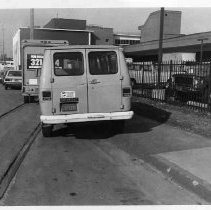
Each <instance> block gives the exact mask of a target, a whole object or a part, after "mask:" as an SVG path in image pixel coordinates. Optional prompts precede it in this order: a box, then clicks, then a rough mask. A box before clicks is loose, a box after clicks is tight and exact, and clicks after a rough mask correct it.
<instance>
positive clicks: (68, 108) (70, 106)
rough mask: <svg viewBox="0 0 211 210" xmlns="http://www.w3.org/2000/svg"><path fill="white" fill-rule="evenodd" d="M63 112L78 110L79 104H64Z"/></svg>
mask: <svg viewBox="0 0 211 210" xmlns="http://www.w3.org/2000/svg"><path fill="white" fill-rule="evenodd" d="M61 110H62V112H70V111H77V104H62V107H61Z"/></svg>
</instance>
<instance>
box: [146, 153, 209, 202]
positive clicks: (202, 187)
mask: <svg viewBox="0 0 211 210" xmlns="http://www.w3.org/2000/svg"><path fill="white" fill-rule="evenodd" d="M142 159H143V160H144V161H146V162H147V163H149V164H150V165H152V166H153V167H155V168H156V169H158V170H159V171H161V172H162V173H163V174H164V175H166V176H167V177H169V178H170V180H173V181H174V182H176V183H177V184H179V185H181V186H184V187H185V188H186V189H188V190H189V191H192V192H193V193H195V194H197V195H198V196H199V197H201V198H202V199H204V200H206V201H207V202H211V185H210V184H209V183H207V182H206V181H204V180H202V179H200V178H199V177H196V176H194V175H193V174H191V173H190V172H188V171H186V170H184V169H182V168H180V167H178V166H177V165H175V164H174V163H171V162H169V161H168V160H166V159H164V158H162V157H155V156H147V157H144V158H143V157H142Z"/></svg>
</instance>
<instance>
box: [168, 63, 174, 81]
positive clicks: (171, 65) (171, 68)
mask: <svg viewBox="0 0 211 210" xmlns="http://www.w3.org/2000/svg"><path fill="white" fill-rule="evenodd" d="M172 70H173V63H172V60H170V72H169V80H170V79H171V75H172Z"/></svg>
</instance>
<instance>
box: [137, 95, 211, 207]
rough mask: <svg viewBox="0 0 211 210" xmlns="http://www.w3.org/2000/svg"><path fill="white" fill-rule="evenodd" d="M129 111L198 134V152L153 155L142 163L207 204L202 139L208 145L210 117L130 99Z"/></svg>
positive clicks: (210, 178)
mask: <svg viewBox="0 0 211 210" xmlns="http://www.w3.org/2000/svg"><path fill="white" fill-rule="evenodd" d="M133 110H134V111H135V112H136V113H137V114H139V115H142V116H144V117H147V118H151V119H153V120H156V121H158V122H161V123H166V124H169V125H171V126H174V127H177V128H179V129H182V130H185V131H187V132H191V133H194V134H198V138H199V142H200V140H201V141H202V147H201V148H194V149H193V148H190V149H187V148H184V149H181V150H179V151H173V152H165V153H160V154H154V155H150V156H147V157H146V159H145V161H147V162H149V163H150V164H152V165H153V166H154V167H156V168H157V169H159V170H160V171H162V173H164V174H166V175H167V176H168V177H169V179H172V180H174V181H175V182H177V183H178V184H180V185H181V186H184V187H185V188H187V189H188V190H191V191H192V192H194V193H196V194H197V195H199V196H200V197H202V198H203V199H205V200H206V201H208V202H210V203H211V147H209V146H205V147H204V146H203V139H204V138H206V139H208V141H209V140H210V142H211V116H210V114H207V113H199V112H196V111H195V112H194V111H193V110H188V109H187V108H183V107H175V106H172V105H168V104H164V103H161V102H155V101H151V100H149V99H144V98H139V97H133Z"/></svg>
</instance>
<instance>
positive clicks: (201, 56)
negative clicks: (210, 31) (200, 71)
mask: <svg viewBox="0 0 211 210" xmlns="http://www.w3.org/2000/svg"><path fill="white" fill-rule="evenodd" d="M197 40H198V41H200V42H201V47H200V64H202V61H203V43H204V41H205V40H208V38H200V39H197Z"/></svg>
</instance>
